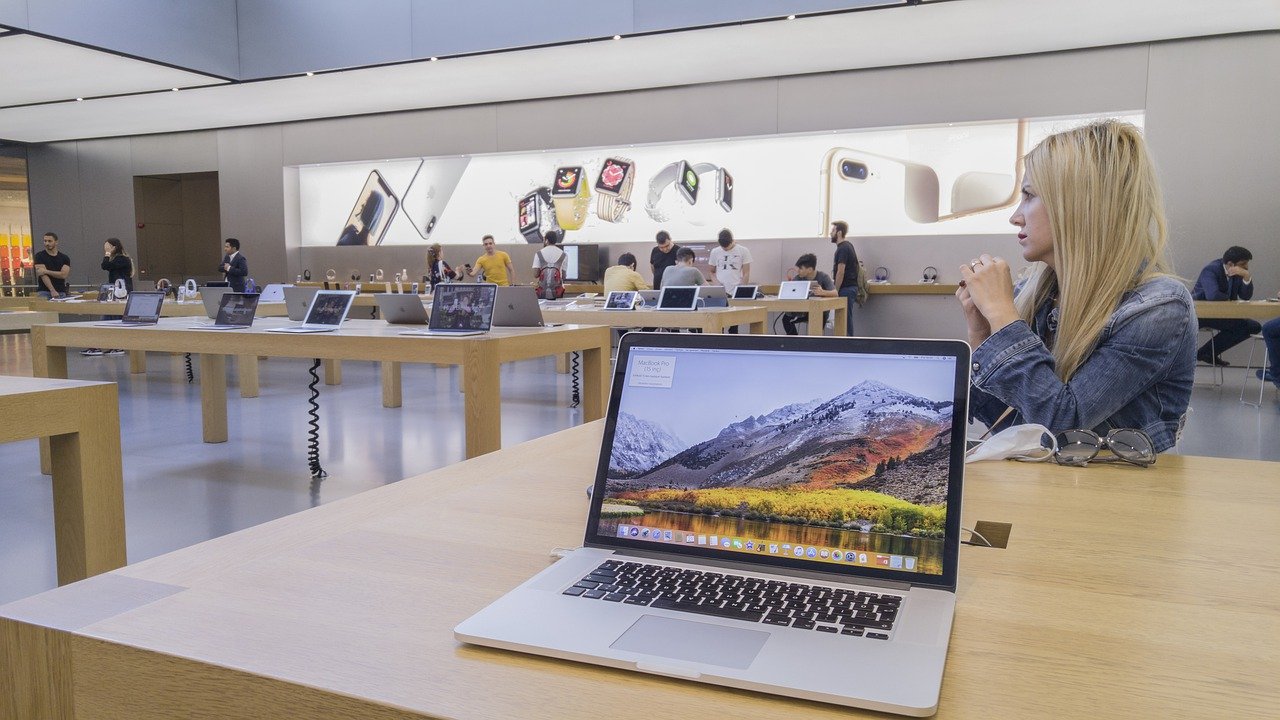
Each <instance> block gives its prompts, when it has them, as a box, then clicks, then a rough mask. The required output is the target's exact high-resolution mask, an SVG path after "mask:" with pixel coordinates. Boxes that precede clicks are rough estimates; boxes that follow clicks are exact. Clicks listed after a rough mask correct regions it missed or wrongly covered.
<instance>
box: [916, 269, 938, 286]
mask: <svg viewBox="0 0 1280 720" xmlns="http://www.w3.org/2000/svg"><path fill="white" fill-rule="evenodd" d="M920 282H922V283H925V284H932V283H936V282H938V268H936V267H934V266H932V265H930V266H929V267H926V268H925V269H924V276H923V277H922V278H921V280H920Z"/></svg>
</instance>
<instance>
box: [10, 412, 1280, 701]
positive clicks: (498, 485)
mask: <svg viewBox="0 0 1280 720" xmlns="http://www.w3.org/2000/svg"><path fill="white" fill-rule="evenodd" d="M601 426H602V423H592V424H590V425H586V426H582V427H578V428H573V429H570V430H566V431H564V432H561V433H557V434H555V435H552V436H548V437H544V438H541V439H538V440H535V441H532V442H530V443H526V444H523V445H519V446H516V447H512V448H507V449H505V450H503V451H501V452H498V453H493V454H490V455H485V456H483V457H480V458H476V459H474V460H470V461H467V462H463V463H459V464H456V465H453V466H450V467H447V468H443V469H441V470H437V471H435V472H431V473H428V474H426V475H422V476H419V477H416V478H411V479H408V480H405V481H403V482H399V483H395V484H392V485H388V486H385V487H382V488H379V489H376V490H372V491H370V492H367V493H363V494H361V495H358V496H355V497H352V498H348V499H345V500H341V501H337V502H334V503H330V504H327V505H324V506H321V507H319V508H316V509H313V510H308V511H306V512H303V513H300V514H297V515H293V516H290V517H286V518H282V519H280V520H276V521H274V522H270V523H266V524H264V525H260V526H258V527H255V528H251V529H248V530H245V531H242V532H239V533H235V534H232V535H228V536H225V537H222V538H218V539H216V540H212V541H209V542H206V543H202V544H200V545H196V546H193V547H189V548H186V549H183V550H179V551H177V552H174V553H170V554H168V555H164V556H161V557H157V558H153V559H150V560H146V561H143V562H140V563H137V564H135V565H131V566H129V567H126V568H123V569H121V570H117V571H115V572H112V573H109V574H106V575H101V576H98V577H95V578H91V579H89V580H88V581H86V582H84V583H81V584H78V585H72V586H69V587H66V588H60V589H57V590H53V591H50V592H47V593H44V594H41V595H36V596H33V597H31V598H28V599H26V600H21V601H18V602H16V603H13V604H10V605H8V606H5V607H0V618H9V620H5V619H0V643H3V645H2V646H0V716H3V717H20V718H27V717H51V718H64V717H66V718H69V717H83V718H100V717H128V718H136V719H137V720H149V719H152V718H156V719H159V718H174V717H196V716H201V717H205V716H207V717H223V718H266V717H269V718H308V719H315V718H349V717H362V718H410V717H440V718H515V717H518V718H534V719H536V718H557V719H559V718H595V717H600V716H601V715H604V716H607V717H611V718H613V717H616V718H639V717H644V718H649V717H652V716H653V715H654V714H664V715H678V716H680V717H693V718H703V717H706V718H711V717H732V718H759V719H760V720H778V718H788V719H790V718H848V717H851V716H852V717H864V716H865V717H870V716H874V717H887V716H885V715H878V714H874V715H873V714H871V713H860V712H857V711H851V710H848V709H844V708H838V707H834V706H827V705H821V704H817V703H810V702H802V701H794V700H787V699H783V698H778V697H774V696H769V695H764V694H758V693H752V692H744V691H736V690H729V689H724V688H716V687H711V686H707V685H701V684H697V683H691V682H685V681H681V680H675V679H668V678H663V677H658V676H652V675H642V674H639V673H633V672H626V671H622V670H612V669H605V668H601V667H596V666H592V665H585V664H578V663H573V662H567V661H558V660H553V659H548V658H539V657H532V656H526V655H521V654H518V653H511V652H503V651H499V650H492V649H484V648H477V647H470V646H465V645H462V644H459V643H458V642H456V641H455V640H454V638H453V635H452V632H451V630H452V628H453V627H454V626H455V625H456V624H457V623H458V622H460V621H461V620H463V619H465V618H466V617H468V616H470V615H471V614H472V613H474V612H476V611H477V610H479V609H480V608H482V607H484V606H485V605H486V604H488V603H489V602H491V601H492V600H494V599H495V598H497V597H499V596H501V595H502V594H503V593H505V592H506V591H508V590H510V589H511V588H513V587H515V586H516V585H518V584H519V583H520V582H522V581H524V580H525V579H527V578H529V577H530V576H532V575H533V574H534V573H536V572H537V571H539V570H541V569H542V568H544V567H546V565H547V563H548V562H550V558H549V553H550V551H551V550H552V549H553V548H556V547H575V546H578V545H580V544H581V543H582V539H583V527H584V524H585V518H586V512H587V498H586V495H585V493H584V492H583V491H584V489H585V486H586V485H587V484H588V483H589V480H590V478H591V477H592V476H593V474H594V469H595V463H596V460H597V455H598V449H599V438H600V434H601V430H602V428H601ZM1277 467H1280V466H1277V465H1276V464H1274V463H1262V462H1253V461H1238V460H1222V459H1214V458H1197V457H1177V456H1169V455H1165V456H1161V457H1160V458H1159V461H1158V463H1157V464H1156V465H1155V466H1154V467H1152V468H1146V469H1143V468H1138V467H1133V466H1116V465H1095V466H1092V467H1087V468H1068V467H1060V466H1056V465H1036V464H1019V463H1013V462H987V463H978V464H975V465H972V466H970V467H969V469H968V472H967V478H966V488H965V508H964V518H963V523H964V524H965V525H966V526H971V525H973V523H974V521H975V520H988V521H1003V522H1010V523H1012V524H1013V528H1012V535H1011V539H1010V543H1009V547H1008V548H1007V549H991V548H980V547H970V546H964V547H962V548H961V552H960V573H959V591H958V603H957V611H956V618H955V624H954V627H953V631H952V638H951V647H950V651H949V654H948V660H947V667H946V671H945V674H944V679H943V685H942V697H941V704H940V706H939V712H938V717H940V718H974V719H975V720H992V719H993V718H1001V719H1003V718H1149V717H1188V718H1210V717H1214V718H1260V717H1274V716H1275V711H1276V708H1277V707H1278V706H1280V686H1278V685H1277V683H1276V678H1277V677H1280V655H1278V654H1277V651H1276V646H1277V644H1280V599H1278V598H1280V593H1277V587H1278V586H1280V546H1277V544H1276V543H1275V542H1274V539H1275V537H1276V536H1277V535H1278V534H1280V472H1278V471H1277ZM850 671H851V672H856V671H857V668H850ZM6 673H7V677H6ZM5 690H8V693H6V692H4V691H5ZM6 695H8V696H9V697H10V698H12V699H11V700H10V701H9V702H10V705H9V706H8V714H7V715H5V709H6V706H5V704H4V697H5V696H6Z"/></svg>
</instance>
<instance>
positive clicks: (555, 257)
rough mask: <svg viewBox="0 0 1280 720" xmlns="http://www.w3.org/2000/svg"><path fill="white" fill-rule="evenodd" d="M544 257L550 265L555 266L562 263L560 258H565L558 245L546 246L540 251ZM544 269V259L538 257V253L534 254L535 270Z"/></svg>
mask: <svg viewBox="0 0 1280 720" xmlns="http://www.w3.org/2000/svg"><path fill="white" fill-rule="evenodd" d="M540 252H541V253H542V257H543V258H546V260H547V264H548V265H555V264H556V263H558V262H560V258H562V257H564V251H563V250H561V249H560V248H559V246H557V245H546V246H544V247H543V248H542V250H541V251H540ZM540 267H542V259H541V258H539V257H538V253H534V254H533V269H534V270H537V269H538V268H540Z"/></svg>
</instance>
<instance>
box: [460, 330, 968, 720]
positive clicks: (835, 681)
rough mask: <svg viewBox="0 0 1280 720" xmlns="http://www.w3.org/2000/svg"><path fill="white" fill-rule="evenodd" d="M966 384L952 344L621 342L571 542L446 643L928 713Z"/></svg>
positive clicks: (942, 656)
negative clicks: (578, 532)
mask: <svg viewBox="0 0 1280 720" xmlns="http://www.w3.org/2000/svg"><path fill="white" fill-rule="evenodd" d="M726 368H732V371H731V372H726ZM968 369H969V348H968V346H967V345H965V344H964V343H962V342H957V341H947V340H892V339H878V338H877V339H869V338H868V339H862V338H860V339H852V338H820V337H812V338H810V337H785V336H783V337H779V336H763V335H738V336H735V335H718V334H702V335H694V334H680V333H628V334H627V335H626V336H625V337H624V338H623V339H622V342H621V344H620V346H619V349H618V359H617V362H616V363H615V365H614V375H613V383H612V397H611V399H610V402H609V411H608V415H607V417H606V419H605V426H604V435H603V441H602V445H601V449H600V461H599V464H598V467H597V470H596V477H595V483H594V485H593V486H592V492H591V500H590V507H589V510H588V514H587V521H586V528H585V535H584V539H583V547H581V548H579V549H577V550H573V551H571V552H569V553H568V554H567V555H565V556H564V557H563V558H562V559H561V560H559V561H558V562H556V563H555V564H553V565H551V566H550V567H548V568H546V569H545V570H543V571H542V572H540V573H538V574H537V575H535V576H534V577H533V578H531V579H530V580H528V581H527V582H525V583H524V584H522V585H520V586H519V587H517V588H516V589H514V590H512V591H511V592H509V593H507V594H506V595H504V596H503V597H501V598H499V599H498V600H496V601H495V602H493V603H492V604H491V605H489V606H488V607H485V608H483V609H481V610H479V612H477V613H476V614H475V615H473V616H471V617H470V618H468V619H466V620H464V621H463V622H462V623H461V624H459V625H458V626H457V627H455V628H454V635H455V636H456V637H457V638H458V639H459V640H461V641H463V642H467V643H474V644H478V645H487V646H491V647H497V648H503V649H507V650H518V651H522V652H528V653H534V654H538V655H547V656H551V657H556V658H562V659H570V660H577V661H582V662H588V663H595V664H599V665H606V666H609V667H615V668H624V669H629V670H637V671H640V672H646V673H653V674H657V675H665V676H670V677H677V678H684V679H688V680H695V681H698V682H704V683H710V684H714V685H723V686H727V687H733V688H739V689H746V690H756V691H761V692H767V693H774V694H778V695H786V696H790V697H796V698H804V699H808V700H817V701H822V702H829V703H836V704H840V705H846V706H853V707H861V708H868V709H871V710H879V711H888V712H896V713H903V714H910V715H919V716H924V715H930V714H932V713H933V712H934V711H935V710H936V708H937V703H938V694H939V689H940V687H941V683H942V671H943V666H944V664H945V661H946V656H947V644H948V641H949V639H950V634H951V623H952V618H953V616H954V611H955V602H956V600H955V599H956V593H955V591H956V574H957V569H956V561H957V557H958V554H959V546H960V500H961V483H962V477H963V473H964V449H965V443H964V439H965V438H964V432H965V428H966V422H965V418H966V417H967V410H968V408H967V404H968V388H969V375H968ZM890 465H891V466H892V467H890ZM566 502H568V500H567V499H566ZM605 714H606V715H607V712H606V713H605Z"/></svg>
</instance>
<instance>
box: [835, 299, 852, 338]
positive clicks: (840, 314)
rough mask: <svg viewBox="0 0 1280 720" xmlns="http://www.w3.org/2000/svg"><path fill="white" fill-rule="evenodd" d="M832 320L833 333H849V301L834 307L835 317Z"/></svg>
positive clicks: (844, 334)
mask: <svg viewBox="0 0 1280 720" xmlns="http://www.w3.org/2000/svg"><path fill="white" fill-rule="evenodd" d="M832 322H834V323H835V333H836V335H839V336H841V337H844V336H846V335H848V334H849V331H848V328H849V303H848V302H846V303H845V304H843V305H841V306H840V307H839V308H837V309H836V314H835V317H834V318H833V320H832Z"/></svg>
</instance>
